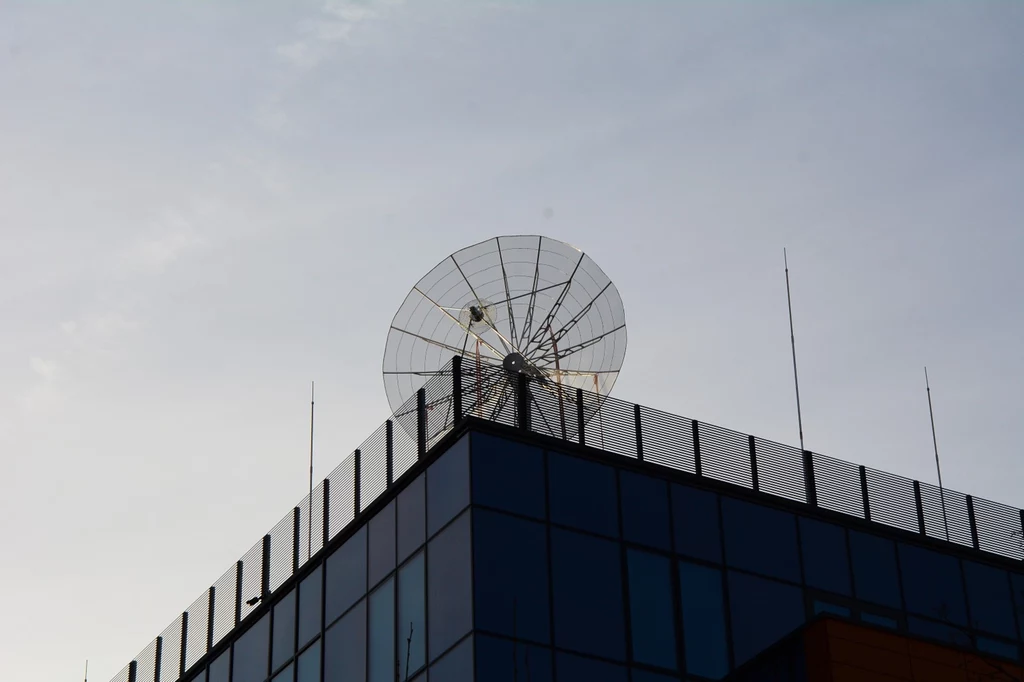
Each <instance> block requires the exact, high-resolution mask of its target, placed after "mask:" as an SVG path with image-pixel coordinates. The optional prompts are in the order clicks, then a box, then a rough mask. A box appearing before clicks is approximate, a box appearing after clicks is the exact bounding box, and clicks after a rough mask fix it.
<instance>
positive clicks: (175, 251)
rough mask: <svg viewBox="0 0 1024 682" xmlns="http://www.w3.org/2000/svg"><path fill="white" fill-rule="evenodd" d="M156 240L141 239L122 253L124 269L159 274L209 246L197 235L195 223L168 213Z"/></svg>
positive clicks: (157, 227) (155, 228)
mask: <svg viewBox="0 0 1024 682" xmlns="http://www.w3.org/2000/svg"><path fill="white" fill-rule="evenodd" d="M153 231H154V232H159V233H161V234H160V235H159V236H156V237H148V238H144V239H140V240H138V241H136V242H135V243H133V244H132V245H131V246H129V247H128V248H127V249H125V251H124V252H122V254H121V261H122V265H123V266H124V268H125V269H126V270H128V271H130V272H134V273H142V274H159V273H161V272H163V271H164V270H165V269H167V267H168V266H169V265H171V263H173V262H174V261H176V260H178V258H180V257H181V255H182V254H183V253H185V252H186V251H189V250H192V249H196V248H198V247H201V246H205V245H206V239H204V238H203V237H202V236H201V235H199V234H197V233H196V231H195V229H194V228H193V226H192V223H191V222H189V221H188V220H186V219H185V218H184V217H182V216H181V215H180V214H178V213H176V212H167V213H166V214H165V215H164V217H163V218H162V219H161V220H159V221H157V223H156V224H155V225H154V228H153Z"/></svg>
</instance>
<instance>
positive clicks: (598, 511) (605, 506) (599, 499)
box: [548, 453, 619, 537]
mask: <svg viewBox="0 0 1024 682" xmlns="http://www.w3.org/2000/svg"><path fill="white" fill-rule="evenodd" d="M548 476H549V485H550V488H551V521H552V522H554V523H562V524H565V525H567V526H572V527H573V528H579V529H581V530H589V531H591V532H594V533H601V534H602V535H610V536H613V537H618V535H619V520H618V511H617V510H618V504H616V499H617V495H616V491H615V470H614V469H612V468H611V467H607V466H604V465H602V464H596V463H594V462H588V461H586V460H583V459H579V458H577V457H568V456H566V455H558V454H555V453H548Z"/></svg>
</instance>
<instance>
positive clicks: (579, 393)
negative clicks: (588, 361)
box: [576, 388, 1024, 528]
mask: <svg viewBox="0 0 1024 682" xmlns="http://www.w3.org/2000/svg"><path fill="white" fill-rule="evenodd" d="M583 417H584V415H583V389H582V388H577V389H576V440H577V441H579V444H580V445H586V444H587V438H586V436H585V435H584V433H583V427H584V426H586V420H585V419H584V418H583ZM1021 524H1022V525H1021V528H1024V516H1021Z"/></svg>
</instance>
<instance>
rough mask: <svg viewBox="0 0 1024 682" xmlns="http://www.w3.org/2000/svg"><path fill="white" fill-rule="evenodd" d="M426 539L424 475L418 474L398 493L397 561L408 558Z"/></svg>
mask: <svg viewBox="0 0 1024 682" xmlns="http://www.w3.org/2000/svg"><path fill="white" fill-rule="evenodd" d="M426 541H427V489H426V477H425V476H424V475H423V474H420V475H419V476H417V477H416V480H414V481H413V482H412V483H410V484H409V486H408V487H407V488H406V489H405V490H403V491H402V492H400V493H399V494H398V562H399V563H401V562H403V561H405V560H406V559H408V558H409V556H411V555H412V553H413V552H415V551H416V550H418V549H419V548H420V547H422V546H423V543H424V542H426Z"/></svg>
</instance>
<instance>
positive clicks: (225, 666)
mask: <svg viewBox="0 0 1024 682" xmlns="http://www.w3.org/2000/svg"><path fill="white" fill-rule="evenodd" d="M230 673H231V649H228V650H227V651H225V652H224V653H222V654H221V655H220V656H218V657H217V658H216V659H214V661H213V663H211V664H210V668H209V670H208V671H207V673H206V674H207V677H206V682H228V677H229V675H230Z"/></svg>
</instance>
